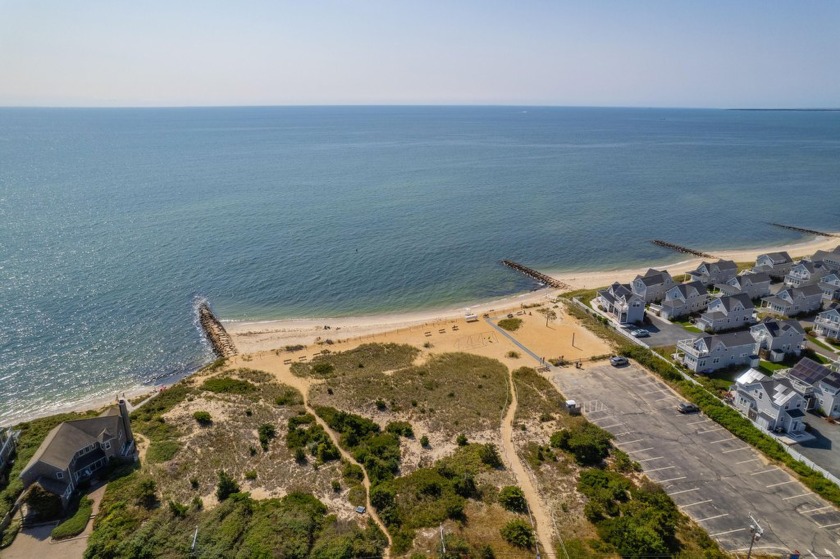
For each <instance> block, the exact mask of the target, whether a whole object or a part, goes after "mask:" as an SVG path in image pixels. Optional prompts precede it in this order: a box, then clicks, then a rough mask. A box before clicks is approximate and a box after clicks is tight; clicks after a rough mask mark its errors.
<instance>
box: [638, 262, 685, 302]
mask: <svg viewBox="0 0 840 559" xmlns="http://www.w3.org/2000/svg"><path fill="white" fill-rule="evenodd" d="M674 285H675V284H674V280H673V279H671V274H669V273H668V271H667V270H662V271H660V270H654V269H653V268H650V269H648V271H647V272H645V275H643V276H636V279H634V280H633V283H632V284H631V288H632V289H633V293H635V294H636V295H638V296H639V297H641V298H642V299H644V301H645V303H658V302H659V301H661V300H662V299H663V298H664V297H665V292H666V291H668V290H669V289H671V288H672V287H674Z"/></svg>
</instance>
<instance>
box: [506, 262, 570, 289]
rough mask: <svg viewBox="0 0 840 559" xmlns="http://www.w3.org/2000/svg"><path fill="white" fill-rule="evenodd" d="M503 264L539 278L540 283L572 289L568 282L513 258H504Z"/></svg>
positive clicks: (536, 278)
mask: <svg viewBox="0 0 840 559" xmlns="http://www.w3.org/2000/svg"><path fill="white" fill-rule="evenodd" d="M502 265H503V266H507V267H508V268H511V269H513V270H516V271H517V272H519V273H521V274H524V275H526V276H528V277H529V278H531V279H534V280H537V281H538V282H540V283H544V284H545V285H547V286H549V287H554V288H557V289H571V287H570V286H569V285H568V284H566V283H563V282H562V281H560V280H558V279H555V278H553V277H551V276H547V275H545V274H543V273H542V272H538V271H537V270H534V269H533V268H529V267H528V266H523V265H522V264H520V263H518V262H514V261H513V260H502Z"/></svg>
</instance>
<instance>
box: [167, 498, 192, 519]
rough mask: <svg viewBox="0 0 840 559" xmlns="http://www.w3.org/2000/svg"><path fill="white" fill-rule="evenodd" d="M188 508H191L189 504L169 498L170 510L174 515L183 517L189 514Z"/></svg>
mask: <svg viewBox="0 0 840 559" xmlns="http://www.w3.org/2000/svg"><path fill="white" fill-rule="evenodd" d="M188 510H190V508H189V507H188V506H187V505H182V504H181V503H179V502H178V501H173V500H172V499H169V512H171V513H172V516H174V517H176V518H183V517H185V516H187V511H188Z"/></svg>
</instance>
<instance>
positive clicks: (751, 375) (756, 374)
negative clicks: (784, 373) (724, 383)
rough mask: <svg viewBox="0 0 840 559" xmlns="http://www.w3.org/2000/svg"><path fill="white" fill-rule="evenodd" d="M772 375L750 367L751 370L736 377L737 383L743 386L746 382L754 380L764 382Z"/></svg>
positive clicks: (750, 382) (749, 382)
mask: <svg viewBox="0 0 840 559" xmlns="http://www.w3.org/2000/svg"><path fill="white" fill-rule="evenodd" d="M769 379H770V377H768V376H767V375H765V374H764V373H762V372H761V371H758V370H756V369H750V370H749V371H747V372H745V373H744V374H742V375H741V376H739V377H738V378H736V379H735V384H737V385H739V386H743V385H745V384H752V383H754V382H762V381H765V380H769Z"/></svg>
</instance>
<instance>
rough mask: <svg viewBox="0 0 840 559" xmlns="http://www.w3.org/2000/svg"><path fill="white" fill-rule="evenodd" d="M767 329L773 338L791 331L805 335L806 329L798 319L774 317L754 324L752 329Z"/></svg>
mask: <svg viewBox="0 0 840 559" xmlns="http://www.w3.org/2000/svg"><path fill="white" fill-rule="evenodd" d="M762 329H764V330H767V332H768V333H769V334H770V336H771V337H773V338H778V337H779V336H783V335H785V334H787V333H789V332H791V331H794V332H797V333H798V334H801V335H803V336H804V335H805V330H804V329H803V328H802V325H801V324H799V321H798V320H792V319H791V320H775V319H772V318H768V319H765V320H764V321H763V322H759V323H758V324H756V325H754V326H752V327H751V328H750V330H762Z"/></svg>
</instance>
